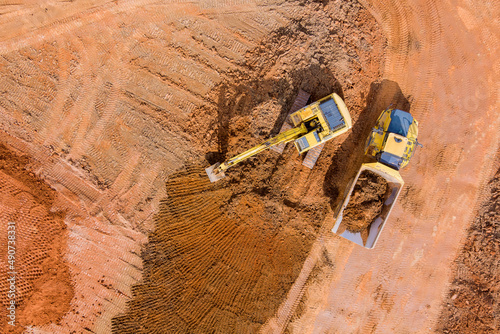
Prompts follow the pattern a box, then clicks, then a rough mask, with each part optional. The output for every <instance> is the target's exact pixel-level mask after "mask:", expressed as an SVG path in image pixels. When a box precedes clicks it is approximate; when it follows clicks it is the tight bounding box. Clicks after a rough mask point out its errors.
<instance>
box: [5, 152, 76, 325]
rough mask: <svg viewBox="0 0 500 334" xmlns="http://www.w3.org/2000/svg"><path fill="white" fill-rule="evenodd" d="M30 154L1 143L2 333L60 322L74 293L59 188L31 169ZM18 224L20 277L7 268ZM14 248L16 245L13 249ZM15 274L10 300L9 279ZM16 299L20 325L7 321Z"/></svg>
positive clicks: (16, 270)
mask: <svg viewBox="0 0 500 334" xmlns="http://www.w3.org/2000/svg"><path fill="white" fill-rule="evenodd" d="M28 164H29V158H27V157H26V156H18V155H16V154H14V153H13V152H12V151H10V150H9V149H8V148H6V147H5V146H4V145H0V199H1V200H0V203H1V204H0V208H1V210H0V211H1V212H2V214H1V215H0V225H1V228H2V231H3V232H2V233H1V234H0V240H1V242H0V244H1V246H0V252H1V253H0V254H1V260H0V265H1V267H0V301H1V304H2V308H1V310H0V318H1V319H2V320H1V323H0V329H1V330H0V331H1V332H2V333H21V332H22V331H23V329H24V328H25V327H26V326H37V325H43V324H47V323H50V322H57V321H58V320H59V319H61V317H62V316H63V315H64V314H65V313H66V312H67V311H68V310H69V303H70V300H71V299H72V297H73V294H74V291H73V288H72V285H71V280H70V274H69V269H68V266H67V264H66V263H65V261H64V259H63V254H64V251H65V247H66V233H67V232H66V226H65V224H64V222H63V218H64V215H63V214H61V213H53V212H51V211H50V208H51V206H52V204H53V201H54V198H55V191H54V190H53V189H51V188H50V187H49V186H48V185H47V183H45V182H44V181H42V180H40V179H39V178H37V177H36V176H35V175H34V173H32V172H30V171H29V170H28V169H27V165H28ZM9 222H14V223H15V232H16V233H15V237H16V238H15V244H14V245H13V246H14V247H15V249H14V250H15V253H14V256H15V258H14V262H13V263H11V264H13V266H14V269H15V270H14V271H15V272H16V274H15V275H12V274H10V273H9V271H11V270H7V269H6V268H7V265H8V262H7V251H8V249H7V246H8V244H7V240H8V238H7V236H8V234H7V232H6V231H7V226H8V223H9ZM11 249H12V248H11ZM12 276H14V277H15V287H16V290H17V291H16V296H15V297H14V298H10V296H9V295H8V289H9V286H8V285H7V284H6V282H7V278H11V277H12ZM11 300H15V302H16V312H15V322H14V324H15V326H12V325H10V324H8V323H7V320H11V319H9V318H7V317H6V315H7V314H6V306H8V305H9V303H10V301H11Z"/></svg>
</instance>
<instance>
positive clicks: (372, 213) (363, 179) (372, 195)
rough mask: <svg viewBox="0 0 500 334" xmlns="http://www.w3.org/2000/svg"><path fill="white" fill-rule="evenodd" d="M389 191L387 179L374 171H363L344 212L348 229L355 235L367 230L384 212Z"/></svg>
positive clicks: (344, 219) (343, 220)
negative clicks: (383, 207) (383, 208)
mask: <svg viewBox="0 0 500 334" xmlns="http://www.w3.org/2000/svg"><path fill="white" fill-rule="evenodd" d="M388 189H389V185H388V183H387V180H386V179H384V178H383V177H381V176H380V175H377V174H375V173H373V172H372V171H369V170H365V171H363V172H362V173H361V175H360V176H359V178H358V180H357V182H356V184H355V185H354V189H353V192H352V194H351V197H350V199H349V203H348V204H347V206H346V208H345V210H344V216H343V218H342V223H344V224H345V227H346V229H347V230H348V231H350V232H353V233H357V232H361V231H363V230H365V229H367V228H368V227H369V226H370V224H371V223H372V222H373V221H374V220H375V218H377V217H378V216H379V215H380V213H381V212H382V206H383V205H384V201H385V199H386V196H387V191H388Z"/></svg>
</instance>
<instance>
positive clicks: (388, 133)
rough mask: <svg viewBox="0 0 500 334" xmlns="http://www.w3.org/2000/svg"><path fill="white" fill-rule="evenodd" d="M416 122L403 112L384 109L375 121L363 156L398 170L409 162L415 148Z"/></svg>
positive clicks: (416, 142) (416, 144)
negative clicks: (368, 156) (371, 157)
mask: <svg viewBox="0 0 500 334" xmlns="http://www.w3.org/2000/svg"><path fill="white" fill-rule="evenodd" d="M417 135H418V122H417V120H416V119H414V118H413V116H412V115H411V114H410V113H408V112H406V111H403V110H399V109H386V110H384V111H383V112H382V114H381V115H380V117H379V118H378V120H377V124H376V125H375V127H374V128H373V129H372V132H371V134H370V136H369V137H368V139H367V141H366V145H365V154H367V155H370V156H373V157H375V159H377V161H379V162H380V163H382V164H384V165H386V166H388V167H391V168H393V169H395V170H399V169H401V168H403V167H405V166H406V165H407V164H408V162H409V161H410V159H411V157H412V155H413V152H414V151H415V148H416V146H418V145H420V144H419V143H418V141H417Z"/></svg>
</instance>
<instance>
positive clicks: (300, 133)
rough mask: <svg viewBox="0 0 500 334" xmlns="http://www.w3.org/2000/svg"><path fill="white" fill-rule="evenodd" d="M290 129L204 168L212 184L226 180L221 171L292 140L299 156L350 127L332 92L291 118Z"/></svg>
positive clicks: (347, 117) (347, 116) (348, 117)
mask: <svg viewBox="0 0 500 334" xmlns="http://www.w3.org/2000/svg"><path fill="white" fill-rule="evenodd" d="M290 120H291V122H292V123H293V128H292V129H290V130H288V131H285V132H282V133H280V134H278V135H277V136H276V137H273V138H271V139H268V140H266V141H265V142H263V143H262V144H260V145H257V146H255V147H253V148H251V149H249V150H247V151H245V152H243V153H241V154H239V155H237V156H235V157H232V158H230V159H228V160H226V161H224V162H223V163H216V164H214V165H212V166H210V167H208V168H206V169H205V171H206V172H207V175H208V177H209V179H210V181H211V182H216V181H218V180H220V179H222V178H224V177H225V174H224V172H225V171H226V170H227V169H228V168H230V167H232V166H234V165H236V164H237V163H239V162H242V161H243V160H246V159H248V158H250V157H252V156H254V155H256V154H258V153H260V152H262V151H264V150H266V149H268V148H270V147H272V146H274V145H278V144H281V143H288V142H291V141H293V142H294V144H295V147H296V148H297V150H298V151H299V154H302V153H305V152H307V151H309V150H310V149H312V148H313V147H316V146H318V145H320V144H322V143H324V142H326V141H328V140H330V139H332V138H335V137H337V136H339V135H341V134H343V133H344V132H346V131H347V130H349V129H350V128H351V127H352V120H351V115H349V111H348V110H347V107H346V105H345V103H344V101H343V100H342V98H341V97H340V96H338V95H337V94H335V93H333V94H330V95H328V96H326V97H324V98H322V99H320V100H318V101H316V102H314V103H311V104H309V105H307V106H305V107H303V108H301V109H299V110H297V111H296V112H294V113H292V114H291V115H290Z"/></svg>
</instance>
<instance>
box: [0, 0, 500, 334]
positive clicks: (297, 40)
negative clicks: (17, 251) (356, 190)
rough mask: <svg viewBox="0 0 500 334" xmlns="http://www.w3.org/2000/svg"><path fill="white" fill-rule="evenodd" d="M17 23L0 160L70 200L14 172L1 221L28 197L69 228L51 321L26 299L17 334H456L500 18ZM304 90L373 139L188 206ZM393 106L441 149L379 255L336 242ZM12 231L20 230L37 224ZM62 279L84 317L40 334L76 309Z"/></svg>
mask: <svg viewBox="0 0 500 334" xmlns="http://www.w3.org/2000/svg"><path fill="white" fill-rule="evenodd" d="M0 14H1V15H0V56H1V57H0V73H1V75H0V142H1V143H2V144H3V145H5V150H6V152H9V153H6V154H5V155H4V156H2V157H1V158H2V161H7V164H9V162H8V161H9V160H8V159H7V160H6V158H5V157H7V156H8V157H13V158H12V159H14V160H15V159H18V158H15V156H22V158H19V159H24V160H23V161H24V162H23V164H22V167H20V168H21V169H22V170H23V173H24V172H26V173H27V174H26V175H29V177H31V178H34V179H36V180H38V181H36V182H41V183H40V184H42V183H43V184H47V185H48V186H50V187H51V188H52V189H51V190H50V189H47V191H46V193H50V194H52V195H50V196H53V198H52V199H51V200H50V201H48V202H47V201H42V200H38V199H37V197H36V187H35V188H33V187H30V184H29V182H28V181H26V182H28V183H23V182H24V181H22V180H27V179H28V178H29V177H28V176H26V177H22V178H18V179H15V178H13V176H12V175H9V174H8V173H3V172H2V173H3V174H1V175H0V176H1V177H2V183H1V184H0V187H1V189H0V196H1V200H2V202H1V203H2V205H3V206H2V207H3V208H4V207H7V206H9V205H8V204H3V203H17V204H19V203H21V202H22V201H19V198H17V199H16V198H12V191H11V189H13V188H12V187H14V188H16V187H17V188H19V189H23V191H24V192H25V193H27V194H29V195H26V196H25V197H26V198H27V199H29V201H30V203H32V206H33V207H40V208H43V210H42V209H37V210H36V212H35V213H34V214H32V215H31V216H30V219H33V220H36V219H41V218H40V217H42V218H43V217H46V218H44V219H47V220H48V221H50V222H51V224H53V225H54V226H59V225H58V224H59V223H60V222H61V221H64V225H65V227H66V228H64V229H61V230H59V229H55V230H54V231H55V232H53V233H55V234H54V235H55V238H56V240H59V241H58V242H57V247H54V249H52V250H50V254H49V251H47V252H45V253H43V252H42V253H40V254H41V255H39V257H40V258H47V259H49V260H47V261H48V262H47V263H46V264H47V266H45V267H43V266H42V267H43V268H47V272H43V275H38V276H36V275H35V276H36V277H35V276H33V277H28V278H25V277H20V279H21V280H20V281H19V282H20V283H19V284H25V285H23V286H28V285H27V284H28V283H29V284H32V285H31V286H33V287H34V288H28V289H27V290H26V291H27V292H26V298H25V300H28V298H33V301H34V302H33V303H26V302H24V304H22V300H19V301H20V303H21V304H20V305H22V307H20V308H19V309H18V314H17V315H18V326H17V327H16V328H14V329H13V330H14V331H15V332H21V331H23V330H25V331H26V332H28V333H42V332H51V333H66V332H71V331H76V332H78V333H80V332H91V331H92V332H97V333H109V332H111V331H112V327H113V326H115V329H116V330H118V329H120V330H122V331H126V330H129V331H131V332H134V331H135V332H137V331H136V330H137V328H139V327H137V326H139V325H145V326H146V327H142V328H152V327H147V326H165V327H157V328H176V329H177V330H181V331H182V329H184V330H185V331H186V330H187V331H192V332H207V329H210V328H214V326H215V324H217V326H220V327H218V328H219V330H221V331H223V332H224V331H225V332H231V331H232V330H236V329H240V328H247V329H251V330H252V331H257V330H258V331H261V332H268V333H280V332H283V331H285V330H286V331H288V332H291V333H328V332H356V331H359V332H374V333H379V332H380V333H382V332H420V333H426V332H428V331H430V330H433V329H435V328H437V327H438V324H437V323H436V322H437V319H438V316H439V313H440V311H441V306H442V305H441V303H442V301H443V297H444V296H445V295H446V293H447V288H448V285H449V283H448V282H449V281H450V278H451V272H452V261H453V259H454V257H455V255H456V254H457V250H458V249H459V247H460V245H461V240H462V238H463V237H464V233H465V229H466V228H467V226H468V225H469V224H470V223H471V221H472V217H473V215H474V214H475V209H476V208H477V203H478V201H479V200H480V199H481V194H482V190H483V188H484V185H485V183H486V181H488V180H489V178H491V177H493V175H492V170H491V167H492V165H493V161H494V159H495V156H496V155H497V152H498V143H499V133H498V128H499V125H500V120H499V117H498V113H497V112H496V109H497V108H498V102H497V99H498V97H497V93H498V81H497V80H496V79H495V78H496V77H498V74H499V73H498V72H499V69H500V67H499V63H498V59H499V57H498V52H499V49H498V39H499V36H498V31H499V29H500V27H499V24H498V22H497V21H495V20H490V19H489V18H493V17H498V14H499V7H498V5H496V4H494V3H493V2H483V3H481V4H473V3H471V2H469V1H465V0H458V1H445V2H439V1H423V0H413V1H412V0H408V1H404V2H401V1H391V0H386V1H377V0H373V1H363V2H362V3H361V4H359V3H357V2H355V1H340V0H336V1H323V2H303V1H280V0H268V1H246V0H242V1H210V0H206V1H195V2H183V1H167V2H157V1H148V0H139V1H93V0H89V1H73V2H61V3H59V2H58V3H55V2H52V1H41V2H40V1H39V2H29V1H26V2H25V3H18V2H9V1H7V2H4V3H2V4H1V5H0ZM299 89H303V90H305V91H308V92H309V93H311V94H312V99H317V98H320V97H323V96H324V95H326V94H329V93H331V92H332V91H336V92H337V93H339V94H340V95H341V96H343V97H344V99H345V101H346V103H347V106H348V108H349V110H350V112H351V115H352V116H353V120H354V126H353V129H352V131H351V132H350V133H349V134H346V135H344V136H342V137H339V138H338V139H336V140H334V141H332V142H331V143H329V144H328V145H326V146H325V148H324V150H323V153H322V155H321V156H320V158H319V160H318V163H317V165H316V167H315V169H314V170H313V172H311V171H310V170H308V169H307V168H305V167H302V165H301V159H300V158H299V157H297V156H296V154H295V152H294V151H292V150H291V148H288V149H286V150H285V151H284V153H283V155H282V156H277V155H273V154H274V153H273V152H267V153H265V154H263V155H261V156H260V157H258V158H256V159H253V160H252V161H250V162H248V163H245V164H242V165H241V166H240V167H238V169H236V168H235V169H234V171H233V172H232V173H229V174H230V175H229V176H228V179H227V180H225V181H223V182H226V183H224V187H225V188H224V189H225V190H221V189H219V188H217V187H220V186H217V187H216V188H213V189H212V188H205V185H204V184H203V183H202V182H201V181H199V182H201V183H199V182H198V181H196V180H193V179H192V176H187V177H188V178H190V177H191V181H190V182H194V184H193V185H192V187H191V185H190V184H189V183H186V187H187V188H186V189H184V188H182V187H180V188H178V189H177V190H176V189H175V188H173V187H172V186H171V185H172V184H174V183H175V177H178V176H179V175H181V176H182V175H184V174H183V173H184V172H185V167H184V166H185V165H188V166H191V165H198V167H196V168H195V169H189V170H190V171H193V170H195V171H198V169H197V168H199V165H200V164H206V165H208V164H209V163H213V162H215V161H217V160H220V159H223V158H224V157H227V156H230V155H232V154H235V153H237V152H240V151H241V149H242V148H247V147H250V146H252V145H253V144H257V143H258V142H260V141H261V140H262V139H263V138H267V136H269V135H272V134H275V133H276V132H277V131H278V129H279V128H280V126H281V123H282V122H283V120H284V117H285V114H286V112H287V111H288V109H289V108H290V106H291V105H292V103H293V100H294V98H295V95H296V94H297V92H298V90H299ZM390 103H394V104H395V105H396V106H399V107H401V108H405V109H409V111H410V112H411V113H412V114H413V115H414V116H415V118H416V119H418V120H419V122H420V129H421V130H420V138H419V139H421V141H422V142H423V144H424V148H423V149H419V150H418V151H417V154H416V156H415V157H414V159H413V160H412V161H411V163H410V165H409V167H408V168H406V169H405V170H404V171H403V173H402V174H403V178H404V179H405V181H406V185H405V188H404V189H403V193H402V194H401V196H400V198H401V200H400V202H399V204H398V205H397V206H396V208H395V210H394V212H393V214H392V217H391V221H390V222H389V223H388V226H387V227H386V228H385V230H384V234H383V236H382V237H381V239H380V240H379V242H378V245H377V248H376V249H375V250H373V251H367V250H363V249H360V248H357V247H354V246H353V245H351V244H349V243H348V242H347V241H344V240H342V239H340V238H338V237H336V236H334V235H332V234H331V233H330V232H329V228H331V227H332V226H333V217H332V215H331V209H332V208H333V207H335V204H336V203H337V202H338V201H339V200H340V195H339V194H341V193H342V192H343V187H345V185H346V183H347V181H348V180H349V178H350V177H352V176H353V174H354V173H355V172H356V170H357V168H358V167H359V163H360V161H361V159H362V158H361V155H360V154H359V153H360V149H361V147H362V143H363V142H364V139H365V138H366V135H367V131H368V130H369V129H370V127H371V126H372V124H373V123H374V121H375V119H376V118H377V116H378V115H379V113H380V111H381V110H382V109H384V108H385V107H387V105H388V104H390ZM12 159H11V160H12ZM14 160H12V161H14ZM10 164H13V163H10ZM193 168H194V167H193ZM189 170H188V171H189ZM183 171H184V172H183ZM174 172H175V173H174ZM16 175H17V174H16ZM183 177H184V176H183ZM16 180H17V181H16ZM19 180H21V181H19ZM16 182H17V183H19V182H21V183H23V184H24V186H23V185H17V186H16V184H17V183H16ZM33 182H35V181H33ZM169 182H170V183H169ZM172 182H173V183H172ZM165 183H167V187H165ZM169 185H170V188H169ZM48 186H47V187H48ZM23 187H24V188H23ZM190 187H191V188H190ZM207 187H208V186H207ZM17 188H16V189H17ZM169 189H170V190H169ZM179 189H180V190H181V192H183V191H184V192H186V193H188V194H189V193H190V192H192V191H193V190H194V191H195V192H197V191H200V192H203V193H202V194H199V196H200V198H199V199H201V200H202V201H205V200H206V199H207V198H210V196H212V197H213V196H215V199H214V201H213V203H216V204H217V205H216V206H214V207H211V206H206V207H205V209H206V210H207V211H206V212H208V213H207V214H204V213H203V212H205V211H200V212H201V213H200V214H199V215H196V214H195V213H196V212H197V211H196V210H198V209H199V207H200V205H199V202H197V201H193V200H192V198H191V197H189V196H188V197H185V195H186V194H184V195H182V196H180V195H178V194H176V191H179ZM16 191H18V190H16ZM14 193H15V192H14ZM30 196H31V197H30ZM176 196H177V197H176ZM179 196H180V197H179ZM197 196H198V195H197ZM485 196H486V195H485ZM26 198H25V199H24V200H26ZM197 200H198V199H197ZM37 201H38V202H37ZM33 203H34V204H33ZM161 203H163V204H161ZM213 203H212V205H215V204H213ZM17 204H16V205H17ZM19 205H20V204H19ZM176 208H182V210H187V211H186V212H190V213H192V214H193V215H192V216H189V217H188V218H186V217H180V216H178V212H176V211H175V210H177V209H176ZM21 209H22V208H21ZM21 209H20V210H21ZM44 210H45V211H44ZM179 210H180V209H179ZM3 211H4V210H3ZM54 215H55V216H54ZM16 217H17V218H16ZM37 217H38V218H37ZM47 217H48V218H47ZM162 217H163V218H165V217H166V218H165V219H163V218H162ZM172 217H173V218H172ZM4 218H5V219H4ZM4 218H2V220H1V222H2V226H3V225H5V224H8V220H9V219H10V220H12V219H18V220H19V221H18V222H16V223H18V224H20V225H19V226H24V227H26V226H28V225H29V224H28V223H29V221H30V220H29V219H20V218H19V216H15V215H13V214H12V215H10V216H8V217H7V216H4ZM7 218H8V219H7ZM162 219H163V220H162ZM210 222H213V225H209V224H208V223H210ZM23 224H24V225H23ZM253 224H255V226H254V225H253ZM51 226H52V225H51ZM207 226H211V228H210V229H209V230H208V232H207V230H205V228H206V227H207ZM4 227H5V226H4ZM252 227H254V228H252ZM4 230H6V229H4ZM162 231H163V232H164V231H167V232H168V233H164V234H162V233H163V232H162ZM20 238H21V239H20V240H19V241H20V243H21V244H24V245H30V244H33V243H36V242H37V240H38V239H36V235H35V234H29V233H25V234H22V235H21V236H20ZM155 238H156V239H155ZM158 238H160V240H159V239H158ZM162 238H163V239H162ZM2 240H3V239H2ZM158 240H159V241H158ZM257 241H260V242H257ZM228 245H231V247H230V248H228ZM26 248H27V247H26ZM2 256H3V255H2ZM37 256H38V255H37ZM241 257H243V258H244V259H245V261H243V262H241V261H240V258H241ZM214 259H215V260H214ZM167 260H168V261H167ZM281 260H283V261H281ZM51 261H52V262H51ZM34 263H35V264H34V266H35V265H39V264H38V262H36V261H35V262H34ZM2 265H4V263H3V262H2ZM33 268H34V267H33ZM33 268H31V267H29V266H28V267H27V269H26V272H30V270H32V269H33ZM50 268H52V269H54V268H58V269H57V270H56V272H59V273H60V274H59V275H56V276H51V277H52V278H51V279H52V282H59V283H58V284H59V285H57V284H55V285H56V286H60V287H61V291H59V292H62V291H65V293H66V297H68V296H72V297H71V301H69V300H68V299H69V297H68V298H66V299H64V298H63V299H62V300H61V305H62V306H63V307H61V308H59V309H51V310H50V311H48V312H46V313H44V314H40V317H39V318H32V317H31V318H30V317H29V316H28V315H29V314H34V313H33V312H35V311H37V310H38V311H39V310H40V309H43V305H46V304H44V303H47V302H48V301H51V300H53V299H52V298H53V296H54V295H57V293H58V292H57V291H56V290H57V289H56V290H53V286H54V285H53V284H52V283H51V284H52V285H50V284H49V285H50V287H49V288H50V289H49V288H47V289H46V290H47V291H50V293H46V294H44V293H43V292H42V291H43V288H40V289H39V288H38V287H42V286H43V284H42V283H41V281H40V280H39V277H46V276H44V275H49V274H48V273H49V272H50V270H49V269H50ZM44 270H45V269H44ZM32 271H33V270H32ZM68 273H69V274H68ZM204 273H206V274H204ZM4 274H5V273H4V272H3V271H1V270H0V275H2V277H3V276H4ZM26 277H27V276H26ZM228 277H230V278H231V279H229V278H228ZM155 278H162V279H163V278H165V279H167V280H166V281H163V280H159V281H161V282H162V284H163V283H164V284H166V285H165V286H159V285H158V280H155ZM37 279H38V281H37ZM23 280H24V281H23ZM190 280H191V281H190ZM37 282H38V283H37ZM183 282H184V283H183ZM185 282H192V283H193V285H192V286H191V288H190V289H188V288H186V287H185V285H183V284H185ZM49 283H50V282H49ZM0 287H1V288H2V289H3V286H0ZM149 289H153V290H154V292H155V293H154V294H153V293H151V294H150V293H149V292H151V290H149ZM155 289H156V290H155ZM2 291H3V290H2ZM148 291H149V292H148ZM152 295H155V296H156V297H154V296H152ZM160 295H161V296H162V297H161V298H163V296H169V298H170V299H168V302H169V305H170V306H171V308H170V309H169V312H171V313H172V317H171V319H175V321H172V322H169V321H166V320H165V319H164V318H162V317H161V315H160V316H158V317H156V316H155V317H153V316H152V317H151V318H149V320H147V322H146V323H141V322H140V321H141V319H144V318H141V317H140V312H139V313H137V312H136V311H137V310H138V309H139V310H140V309H142V310H144V307H148V308H149V309H155V308H156V309H160V308H159V307H161V305H163V304H161V303H162V301H161V300H162V299H161V298H159V297H158V296H160ZM263 296H267V297H268V298H267V300H268V301H269V302H268V303H266V298H263ZM193 300H199V301H200V303H201V304H199V305H198V304H197V305H198V307H197V310H198V311H199V312H200V313H196V312H194V313H193V310H192V309H191V308H190V307H192V305H193V304H192V303H191V302H192V301H193ZM35 301H36V302H35ZM5 302H6V301H4V300H2V303H5ZM204 302H206V303H205V304H203V303H204ZM67 303H69V305H67ZM127 303H128V304H127ZM41 305H42V306H41ZM134 305H135V306H134ZM190 305H191V306H190ZM255 310H260V312H257V313H255V312H253V311H255ZM134 312H136V313H134ZM151 315H154V313H153V312H151ZM2 321H3V319H2ZM30 325H31V326H32V327H30V328H29V329H25V326H30ZM0 326H1V328H5V331H7V330H12V328H9V327H6V326H8V325H6V324H5V323H4V322H2V323H1V324H0ZM120 326H122V327H120ZM146 332H147V331H146Z"/></svg>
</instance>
